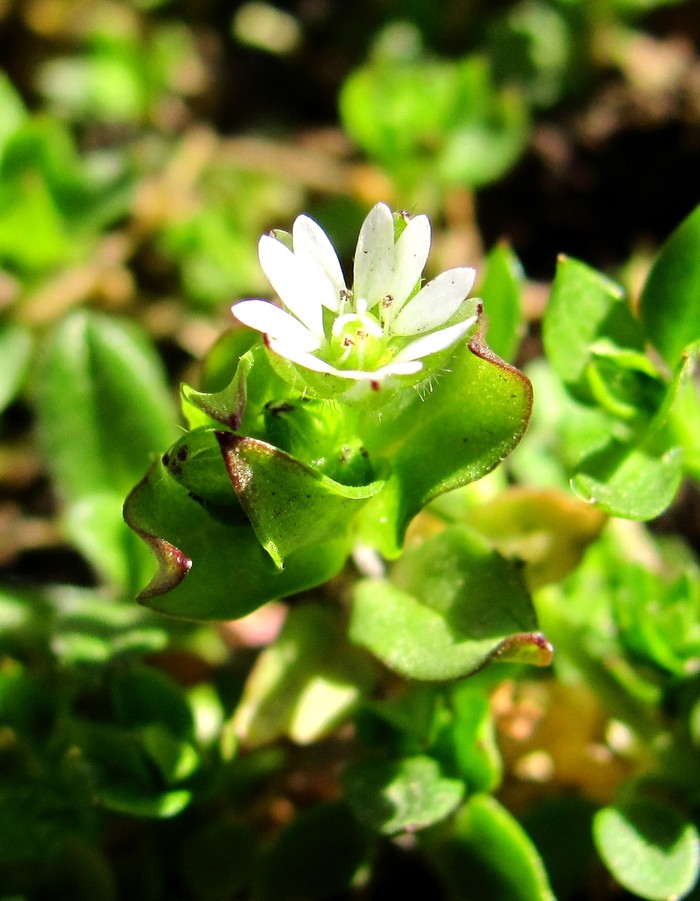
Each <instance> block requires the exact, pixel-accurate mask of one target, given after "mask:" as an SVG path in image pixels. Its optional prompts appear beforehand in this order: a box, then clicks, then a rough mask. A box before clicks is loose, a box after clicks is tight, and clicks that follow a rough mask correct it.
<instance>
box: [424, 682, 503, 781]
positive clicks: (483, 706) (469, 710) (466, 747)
mask: <svg viewBox="0 0 700 901" xmlns="http://www.w3.org/2000/svg"><path fill="white" fill-rule="evenodd" d="M448 697H449V718H447V717H446V718H445V722H444V724H443V726H442V729H441V732H440V734H439V735H438V738H437V740H436V743H435V745H434V746H433V753H438V754H441V755H442V754H443V753H449V758H450V760H451V761H452V762H453V763H454V766H455V768H456V770H457V772H458V773H459V775H460V776H461V778H462V779H463V780H464V782H465V784H466V786H467V789H468V791H469V792H470V793H471V792H492V791H494V790H495V789H496V788H497V787H498V786H499V785H500V783H501V779H502V777H503V763H502V761H501V756H500V754H499V750H498V745H497V742H496V734H495V729H494V724H493V718H492V715H491V705H490V700H489V697H488V695H487V694H486V692H485V691H484V690H483V688H481V687H480V686H474V685H473V683H472V682H471V681H468V680H464V681H462V682H458V683H456V684H455V685H454V686H451V687H450V689H449V693H448Z"/></svg>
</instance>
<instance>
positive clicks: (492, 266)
mask: <svg viewBox="0 0 700 901" xmlns="http://www.w3.org/2000/svg"><path fill="white" fill-rule="evenodd" d="M522 281H523V271H522V268H521V266H520V262H519V260H518V258H517V257H516V256H515V254H514V253H513V251H512V250H511V249H510V248H509V247H508V246H506V245H505V244H499V245H498V246H497V247H494V248H493V250H492V251H491V252H490V253H489V255H488V257H487V258H486V267H485V269H484V271H483V274H482V277H481V281H480V282H479V284H478V285H477V288H476V293H477V294H478V295H479V297H480V298H481V299H482V301H483V302H484V312H485V314H486V319H487V322H488V331H487V333H486V337H487V339H488V343H489V347H490V348H491V349H492V350H493V352H494V353H496V354H498V356H499V357H502V358H503V359H504V360H509V361H510V360H512V359H513V358H514V357H515V354H516V351H517V349H518V344H519V343H520V338H521V332H522V329H523V313H522V308H521V300H520V291H521V283H522Z"/></svg>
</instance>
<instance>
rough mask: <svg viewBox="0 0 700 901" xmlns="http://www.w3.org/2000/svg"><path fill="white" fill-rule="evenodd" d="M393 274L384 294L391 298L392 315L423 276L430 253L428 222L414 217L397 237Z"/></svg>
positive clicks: (421, 217)
mask: <svg viewBox="0 0 700 901" xmlns="http://www.w3.org/2000/svg"><path fill="white" fill-rule="evenodd" d="M394 253H395V259H394V274H393V278H392V283H391V286H390V287H389V288H387V291H386V293H387V294H391V296H392V307H391V309H392V310H393V311H394V315H395V314H396V313H398V311H399V310H400V309H401V307H402V306H403V305H404V303H405V301H406V298H407V297H408V296H409V295H410V293H411V291H413V289H414V288H415V287H416V284H417V283H418V279H419V278H420V277H421V275H422V274H423V269H425V264H426V262H427V261H428V254H429V253H430V220H429V219H428V217H427V216H422V215H421V216H414V218H413V219H411V220H410V221H409V223H408V225H407V226H406V228H405V229H404V230H403V232H402V233H401V235H400V236H399V240H398V241H397V242H396V249H395V251H394Z"/></svg>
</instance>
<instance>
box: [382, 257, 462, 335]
mask: <svg viewBox="0 0 700 901" xmlns="http://www.w3.org/2000/svg"><path fill="white" fill-rule="evenodd" d="M475 276H476V272H475V270H474V269H469V268H466V267H464V268H462V269H448V270H447V272H443V273H442V274H441V275H438V276H437V278H434V279H433V280H432V281H431V282H428V284H427V285H425V287H423V288H421V290H420V291H419V292H418V293H417V294H416V296H415V297H412V298H411V300H409V302H408V303H407V304H406V306H405V307H404V308H403V309H402V310H400V311H399V313H398V314H397V316H396V318H395V319H394V320H393V322H392V323H391V325H390V331H391V333H392V334H394V335H419V334H421V333H422V332H429V331H431V330H432V329H434V328H437V327H438V326H439V325H442V324H443V323H444V322H447V320H448V319H449V318H450V317H451V316H454V314H455V313H456V312H457V310H458V309H459V308H460V306H461V305H462V303H463V301H464V300H465V298H466V296H467V294H469V291H470V290H471V288H472V285H473V284H474V278H475Z"/></svg>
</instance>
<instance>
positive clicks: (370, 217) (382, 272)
mask: <svg viewBox="0 0 700 901" xmlns="http://www.w3.org/2000/svg"><path fill="white" fill-rule="evenodd" d="M394 247H395V245H394V217H393V214H392V212H391V210H390V209H389V207H388V206H387V205H386V204H385V203H378V204H376V205H375V206H373V207H372V209H371V210H370V211H369V213H368V214H367V218H366V219H365V221H364V222H363V223H362V228H361V229H360V236H359V237H358V239H357V247H356V249H355V282H354V284H353V292H354V294H355V298H362V299H364V300H366V301H367V308H368V309H372V307H373V306H375V305H376V304H377V303H378V302H379V301H380V300H381V299H382V297H384V296H385V295H386V293H387V285H389V284H390V283H391V278H392V274H393V271H394Z"/></svg>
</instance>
